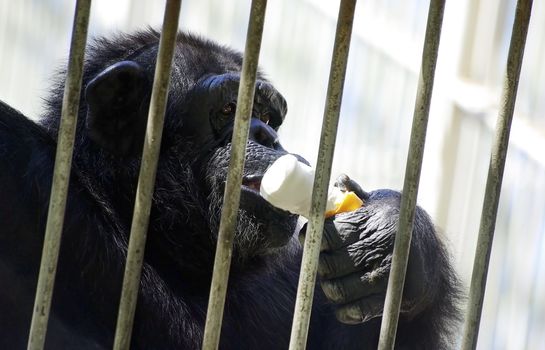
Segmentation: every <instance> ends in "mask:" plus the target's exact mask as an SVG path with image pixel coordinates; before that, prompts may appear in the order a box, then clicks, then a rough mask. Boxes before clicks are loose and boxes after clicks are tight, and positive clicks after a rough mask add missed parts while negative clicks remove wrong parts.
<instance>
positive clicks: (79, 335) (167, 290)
mask: <svg viewBox="0 0 545 350" xmlns="http://www.w3.org/2000/svg"><path fill="white" fill-rule="evenodd" d="M157 47H158V33H156V32H152V31H149V32H141V33H137V34H135V35H132V36H128V35H123V36H118V37H114V38H113V39H105V38H101V39H99V40H97V41H95V43H94V44H93V45H92V46H91V48H90V49H89V50H88V52H87V56H86V63H85V71H84V78H83V92H82V96H81V106H80V111H79V116H78V124H77V136H76V142H75V150H74V160H73V167H72V173H71V177H70V191H69V194H68V204H67V211H66V219H65V224H64V231H63V236H62V245H61V252H60V258H59V267H58V273H57V278H56V284H55V293H54V299H53V304H52V309H51V318H50V323H49V326H48V333H47V339H46V348H48V349H64V348H68V349H72V348H77V349H106V348H111V345H112V343H113V336H114V329H115V320H116V315H117V306H118V301H119V297H120V290H121V281H122V276H123V269H124V263H125V258H126V250H127V245H128V237H129V231H130V224H131V218H132V208H133V206H134V197H135V193H136V184H137V177H138V169H139V165H140V154H141V150H142V147H143V141H144V132H145V125H146V119H147V111H148V108H149V100H150V95H151V82H152V80H153V78H152V77H153V70H154V62H155V56H156V54H157ZM241 64H242V59H241V56H240V54H238V53H236V52H234V51H231V50H229V49H227V48H225V47H221V46H219V45H216V44H214V43H212V42H209V41H206V40H204V39H201V38H197V37H194V36H190V35H186V34H180V35H179V37H178V44H177V47H176V54H175V57H174V63H173V70H172V77H171V89H170V92H169V99H168V104H167V110H166V115H165V127H164V133H163V138H162V143H161V154H160V158H159V164H158V172H157V179H156V185H155V192H154V196H153V202H152V210H151V215H150V223H149V229H148V238H147V247H146V254H145V257H144V263H143V267H142V280H141V282H140V290H139V295H138V304H137V309H136V315H135V324H134V329H133V333H132V340H131V347H132V348H134V349H198V348H200V346H201V341H202V335H203V328H204V321H205V315H206V307H207V300H208V293H209V288H210V279H211V275H212V266H213V259H214V252H215V245H216V239H217V231H218V226H219V220H220V213H221V207H222V201H223V191H224V187H225V181H226V178H227V167H228V163H229V151H230V147H231V145H230V139H231V135H232V129H233V119H234V114H235V111H236V95H237V91H238V83H239V80H240V70H241ZM63 84H64V79H63V78H62V77H61V78H60V80H59V82H58V84H57V85H56V86H54V87H53V88H52V90H51V94H50V97H49V98H48V100H47V101H48V105H47V109H46V111H45V112H44V115H43V118H42V119H41V120H40V122H39V123H34V122H32V121H30V120H29V119H27V118H26V117H24V116H23V115H21V114H19V113H18V112H16V111H15V110H13V109H11V108H10V107H8V106H6V105H5V104H2V103H0V198H1V199H0V227H1V228H0V284H1V285H2V288H1V289H0V348H2V349H4V348H5V349H23V348H25V347H26V338H27V335H28V329H29V324H30V317H31V314H32V305H33V301H34V291H35V287H36V278H37V272H38V267H39V260H40V254H41V247H42V243H43V232H44V229H45V220H46V215H47V206H48V198H49V193H50V187H51V178H52V169H53V162H54V155H55V148H56V141H55V140H56V137H57V134H58V127H59V118H60V114H61V113H60V110H61V104H62V88H63ZM286 113H287V105H286V102H285V100H284V98H283V97H282V96H281V94H280V93H279V92H278V91H277V90H276V89H275V88H274V87H273V85H272V84H271V83H270V82H269V81H267V80H266V79H265V78H264V77H263V76H262V75H261V74H258V80H257V83H256V91H255V99H254V109H253V113H252V121H251V127H250V136H249V141H248V144H247V149H246V165H245V168H244V172H243V186H242V189H241V204H240V209H239V213H238V223H237V228H236V232H235V239H234V242H233V243H234V253H233V263H232V266H231V272H230V278H229V289H228V294H227V301H226V308H225V313H224V319H223V326H222V334H221V341H220V348H221V349H283V348H287V346H288V342H289V335H290V327H291V320H292V316H293V308H294V301H295V294H296V288H297V281H298V274H299V269H300V259H301V251H302V248H301V245H300V243H299V241H298V235H299V232H297V231H298V230H297V219H298V218H297V217H296V216H295V215H292V214H290V213H288V212H285V211H283V210H280V209H277V208H275V207H273V206H271V205H270V204H269V203H267V202H266V201H265V200H264V199H263V198H261V197H260V196H259V194H258V192H257V191H256V190H257V189H258V188H259V183H260V180H261V177H262V175H263V173H264V172H265V171H266V169H267V167H268V166H269V165H270V164H272V162H274V161H275V160H276V159H277V158H279V157H280V156H282V155H284V154H286V153H287V151H286V150H284V149H283V148H282V146H281V145H280V143H279V140H278V136H277V134H276V131H277V130H278V128H279V127H280V126H281V124H282V122H283V120H284V118H285V117H286ZM299 158H300V157H299ZM300 160H301V161H304V160H303V159H302V158H300ZM338 185H339V186H340V187H341V188H342V189H344V190H353V191H355V192H356V193H357V194H358V195H359V196H360V197H361V198H362V199H364V201H365V205H364V206H363V207H362V208H360V209H358V210H356V211H354V212H352V213H344V214H339V215H337V216H336V217H334V218H333V219H328V220H327V221H326V224H325V230H324V240H323V249H322V252H321V255H320V262H319V278H318V281H319V282H318V284H317V287H316V292H315V296H314V304H313V311H312V318H311V323H310V330H309V337H308V344H307V348H308V349H374V348H376V345H377V341H378V332H379V328H380V319H381V317H380V316H381V314H382V308H383V304H384V295H385V289H386V281H387V277H388V270H389V268H390V261H391V252H392V244H393V240H394V237H395V232H396V223H397V217H398V211H399V197H400V195H399V193H397V192H394V191H388V190H380V191H374V192H370V193H366V192H364V191H363V190H361V188H360V187H359V186H358V185H357V184H356V183H355V182H354V181H352V180H350V179H349V178H347V177H343V178H341V179H340V180H339V182H338ZM300 237H301V238H303V237H304V230H303V233H302V234H301V235H300ZM456 298H457V279H456V276H455V275H454V273H453V271H452V268H451V267H450V264H449V260H448V256H447V253H446V250H445V248H444V247H443V245H442V243H441V242H440V241H439V239H438V238H437V236H436V234H435V229H434V227H433V224H432V223H431V221H430V220H429V217H428V216H427V215H426V214H425V213H424V211H423V210H422V209H420V208H418V209H417V213H416V222H415V227H414V234H413V241H412V246H411V253H410V259H409V268H408V274H407V280H406V285H405V294H404V301H403V305H402V313H401V317H400V321H399V328H398V332H397V334H398V336H397V343H396V344H397V345H396V347H397V348H400V349H442V348H447V347H448V344H449V343H448V335H449V332H448V330H449V326H450V323H451V322H452V321H453V320H455V319H456V315H457V310H456V301H457V299H456Z"/></svg>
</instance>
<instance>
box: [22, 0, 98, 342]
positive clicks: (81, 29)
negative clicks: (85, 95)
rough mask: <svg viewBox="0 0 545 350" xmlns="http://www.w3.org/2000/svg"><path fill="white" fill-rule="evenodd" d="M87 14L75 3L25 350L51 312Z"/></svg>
mask: <svg viewBox="0 0 545 350" xmlns="http://www.w3.org/2000/svg"><path fill="white" fill-rule="evenodd" d="M90 10H91V0H78V1H77V3H76V10H75V15H74V23H73V27H72V40H71V43H70V55H69V59H68V71H67V75H66V82H65V86H64V95H63V99H62V112H61V121H60V127H59V135H58V140H57V151H56V155H55V168H54V170H53V183H52V186H51V195H50V198H49V209H48V214H47V224H46V229H45V237H44V245H43V248H42V249H43V250H42V259H41V263H40V273H39V276H38V286H37V288H36V296H35V301H34V309H33V310H34V311H33V314H32V321H31V325H30V334H29V338H28V349H32V350H38V349H43V347H44V343H45V334H46V332H47V322H48V320H49V311H50V309H51V299H52V297H53V287H54V284H55V275H56V272H57V262H58V259H59V248H60V243H61V234H62V228H63V224H64V213H65V209H66V199H67V194H68V185H69V182H70V169H71V166H72V153H73V151H74V138H75V135H76V124H77V120H78V109H79V100H80V92H81V81H82V76H83V61H84V55H85V45H86V43H87V28H88V27H89V14H90Z"/></svg>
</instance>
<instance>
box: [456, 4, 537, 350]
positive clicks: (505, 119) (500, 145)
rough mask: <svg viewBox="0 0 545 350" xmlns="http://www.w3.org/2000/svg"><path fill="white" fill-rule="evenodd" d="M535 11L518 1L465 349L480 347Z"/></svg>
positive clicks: (493, 149)
mask: <svg viewBox="0 0 545 350" xmlns="http://www.w3.org/2000/svg"><path fill="white" fill-rule="evenodd" d="M531 12H532V0H519V1H518V2H517V9H516V12H515V21H514V23H513V32H512V34H511V43H510V45H509V54H508V57H507V68H506V74H505V78H504V85H503V92H502V97H501V102H500V111H499V114H498V121H497V127H496V135H495V138H494V144H493V146H492V151H491V156H490V164H489V168H488V178H487V180H486V189H485V194H484V202H483V210H482V213H481V223H480V226H479V237H478V240H477V248H476V251H475V261H474V263H473V273H472V275H471V286H470V289H469V301H468V310H467V317H466V322H465V325H464V338H463V341H462V349H463V350H469V349H475V348H476V347H477V338H478V335H479V324H480V322H481V312H482V308H483V301H484V293H485V289H486V277H487V274H488V264H489V262H490V253H491V250H492V241H493V238H494V229H495V227H496V216H497V213H498V204H499V199H500V192H501V184H502V179H503V170H504V168H505V159H506V157H507V148H508V146H509V132H510V130H511V121H512V120H513V112H514V110H515V101H516V98H517V88H518V82H519V77H520V70H521V67H522V59H523V56H524V46H525V44H526V35H527V33H528V26H529V23H530V14H531Z"/></svg>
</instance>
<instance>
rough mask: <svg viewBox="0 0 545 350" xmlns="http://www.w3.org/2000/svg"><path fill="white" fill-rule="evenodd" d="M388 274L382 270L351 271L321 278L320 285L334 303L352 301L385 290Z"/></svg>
mask: <svg viewBox="0 0 545 350" xmlns="http://www.w3.org/2000/svg"><path fill="white" fill-rule="evenodd" d="M387 283H388V274H387V273H384V272H382V271H372V272H367V273H364V274H363V275H362V274H361V273H358V272H356V273H353V274H350V275H348V276H344V277H341V278H334V279H323V280H321V281H320V285H321V287H322V290H323V292H324V294H325V295H326V297H327V298H328V299H329V301H331V302H332V303H335V304H346V303H350V302H354V301H356V300H358V299H361V298H363V297H368V296H371V295H376V294H382V293H384V292H385V291H386V286H387Z"/></svg>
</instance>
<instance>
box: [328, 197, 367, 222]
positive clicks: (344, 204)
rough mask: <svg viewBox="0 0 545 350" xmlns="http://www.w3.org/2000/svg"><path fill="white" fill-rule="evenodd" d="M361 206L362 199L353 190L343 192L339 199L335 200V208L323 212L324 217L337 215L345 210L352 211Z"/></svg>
mask: <svg viewBox="0 0 545 350" xmlns="http://www.w3.org/2000/svg"><path fill="white" fill-rule="evenodd" d="M361 206H363V201H362V200H361V199H360V197H358V196H357V195H356V194H355V193H354V192H345V195H344V196H343V197H342V199H341V201H339V202H335V209H332V210H329V211H327V212H326V213H325V217H326V218H329V217H331V216H334V215H337V214H338V213H345V212H347V211H353V210H356V209H358V208H360V207H361Z"/></svg>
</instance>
